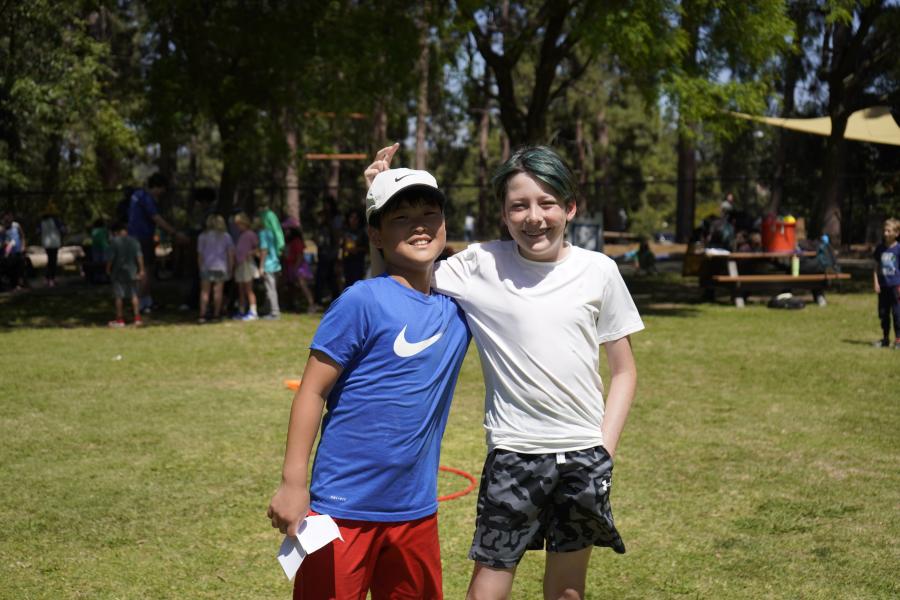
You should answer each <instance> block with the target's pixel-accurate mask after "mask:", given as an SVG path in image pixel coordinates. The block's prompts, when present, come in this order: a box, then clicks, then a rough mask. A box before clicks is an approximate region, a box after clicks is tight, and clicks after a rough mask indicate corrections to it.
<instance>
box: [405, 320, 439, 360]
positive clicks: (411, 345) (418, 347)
mask: <svg viewBox="0 0 900 600" xmlns="http://www.w3.org/2000/svg"><path fill="white" fill-rule="evenodd" d="M406 328H407V325H404V326H403V329H401V330H400V333H398V334H397V338H396V339H395V340H394V354H396V355H397V356H399V357H400V358H409V357H410V356H415V355H416V354H418V353H419V352H422V351H423V350H425V349H426V348H428V347H429V346H431V345H432V344H434V343H435V342H436V341H438V340H439V339H441V336H442V335H443V332H438V333H436V334H434V335H433V336H431V337H430V338H428V339H427V340H422V341H421V342H408V341H406Z"/></svg>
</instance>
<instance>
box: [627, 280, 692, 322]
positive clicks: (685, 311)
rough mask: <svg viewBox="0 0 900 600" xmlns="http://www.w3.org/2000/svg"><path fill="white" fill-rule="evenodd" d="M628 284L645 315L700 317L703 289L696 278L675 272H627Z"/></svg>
mask: <svg viewBox="0 0 900 600" xmlns="http://www.w3.org/2000/svg"><path fill="white" fill-rule="evenodd" d="M625 283H627V284H628V290H629V291H630V292H631V295H632V297H633V298H634V303H635V304H636V305H637V307H638V310H639V311H640V313H641V315H643V316H657V317H681V318H685V317H697V316H699V315H700V310H699V309H698V308H697V307H696V306H697V305H699V304H702V302H703V301H702V292H701V290H700V288H699V287H697V282H696V281H695V280H693V279H685V278H683V277H681V275H678V274H675V273H660V274H659V275H647V276H642V275H629V274H625Z"/></svg>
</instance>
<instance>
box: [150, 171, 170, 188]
mask: <svg viewBox="0 0 900 600" xmlns="http://www.w3.org/2000/svg"><path fill="white" fill-rule="evenodd" d="M147 187H148V188H167V187H169V180H168V179H166V176H165V175H163V174H162V173H154V174H153V175H151V176H150V177H149V178H148V179H147Z"/></svg>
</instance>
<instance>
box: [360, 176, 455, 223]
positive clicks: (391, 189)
mask: <svg viewBox="0 0 900 600" xmlns="http://www.w3.org/2000/svg"><path fill="white" fill-rule="evenodd" d="M413 188H416V189H417V190H419V191H421V192H422V194H423V195H425V196H429V197H432V198H434V199H435V200H437V201H438V202H439V203H440V205H441V207H443V206H444V194H443V192H441V190H439V189H438V185H437V180H436V179H435V178H434V176H433V175H432V174H431V173H429V172H428V171H418V170H416V169H388V170H387V171H382V172H381V173H379V174H378V175H376V176H375V180H374V181H372V185H371V186H370V187H369V192H368V193H367V194H366V222H367V223H368V222H369V221H370V220H371V218H372V215H373V214H375V213H376V212H378V211H380V210H381V209H382V208H384V207H385V206H387V203H388V202H390V201H391V198H393V197H394V196H396V195H397V194H398V193H400V192H402V191H405V190H409V189H413Z"/></svg>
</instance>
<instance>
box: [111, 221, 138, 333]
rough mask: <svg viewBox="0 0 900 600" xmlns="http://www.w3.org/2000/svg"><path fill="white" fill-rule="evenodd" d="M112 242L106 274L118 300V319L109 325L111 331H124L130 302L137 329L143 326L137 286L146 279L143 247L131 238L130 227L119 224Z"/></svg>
mask: <svg viewBox="0 0 900 600" xmlns="http://www.w3.org/2000/svg"><path fill="white" fill-rule="evenodd" d="M112 231H113V238H112V239H111V240H110V241H109V248H108V253H109V261H108V262H107V263H106V273H107V275H109V279H110V281H111V282H112V288H113V295H114V296H115V299H116V319H115V321H110V322H109V326H110V327H125V315H124V306H123V304H124V301H125V298H130V299H131V308H132V310H133V311H134V325H135V327H139V326H141V325H142V324H143V321H142V320H141V311H140V306H139V303H138V284H139V282H140V280H141V279H143V278H144V277H146V273H145V272H144V257H143V255H142V253H141V245H140V243H139V242H138V241H137V240H136V239H134V238H133V237H131V236H129V235H128V225H127V224H125V223H124V222H117V223H114V224H113V227H112Z"/></svg>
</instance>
